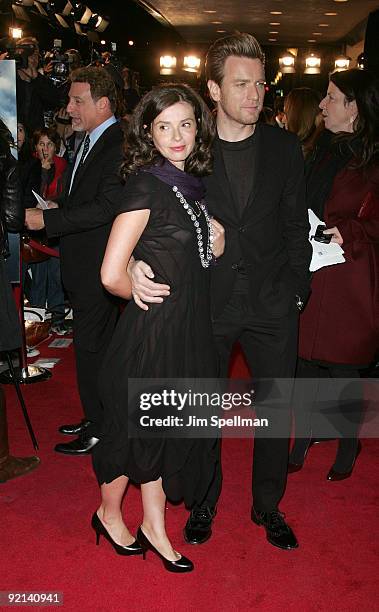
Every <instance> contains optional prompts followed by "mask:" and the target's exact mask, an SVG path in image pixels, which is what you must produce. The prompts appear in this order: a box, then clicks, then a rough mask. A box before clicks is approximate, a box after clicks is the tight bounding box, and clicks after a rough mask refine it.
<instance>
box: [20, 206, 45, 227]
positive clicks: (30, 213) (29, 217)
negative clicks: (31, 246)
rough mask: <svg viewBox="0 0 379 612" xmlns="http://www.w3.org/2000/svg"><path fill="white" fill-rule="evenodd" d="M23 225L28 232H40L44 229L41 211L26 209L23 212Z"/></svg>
mask: <svg viewBox="0 0 379 612" xmlns="http://www.w3.org/2000/svg"><path fill="white" fill-rule="evenodd" d="M25 225H26V227H27V228H29V229H30V230H41V229H43V228H44V227H45V222H44V220H43V211H42V210H39V209H38V208H27V209H26V211H25Z"/></svg>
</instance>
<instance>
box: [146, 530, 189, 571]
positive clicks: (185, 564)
mask: <svg viewBox="0 0 379 612" xmlns="http://www.w3.org/2000/svg"><path fill="white" fill-rule="evenodd" d="M137 540H138V542H139V543H140V544H141V547H142V554H143V558H144V559H146V553H147V551H148V550H151V551H152V552H153V553H155V554H156V555H157V557H159V558H160V559H161V561H162V563H163V565H164V566H165V568H166V570H168V571H169V572H176V573H178V574H179V573H184V572H192V570H193V563H192V561H190V560H189V559H187V557H183V555H182V556H181V557H180V559H178V560H177V561H170V560H169V559H166V557H164V556H163V555H162V554H161V553H160V552H159V550H157V549H156V548H155V546H153V544H152V543H151V542H150V540H148V538H147V537H146V536H145V534H144V533H143V531H142V529H141V527H140V528H139V529H138V531H137Z"/></svg>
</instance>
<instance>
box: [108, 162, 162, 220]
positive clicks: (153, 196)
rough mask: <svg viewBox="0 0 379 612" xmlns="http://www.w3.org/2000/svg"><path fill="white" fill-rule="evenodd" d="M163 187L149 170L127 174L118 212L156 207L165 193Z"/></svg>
mask: <svg viewBox="0 0 379 612" xmlns="http://www.w3.org/2000/svg"><path fill="white" fill-rule="evenodd" d="M164 187H166V185H165V184H164V183H162V181H160V180H159V179H157V178H156V177H155V176H153V175H152V174H150V173H149V172H143V171H139V172H136V173H135V174H129V175H128V177H127V178H126V180H125V184H124V189H123V197H122V201H121V203H120V208H119V213H120V212H127V211H132V210H141V209H152V208H154V207H156V206H157V204H158V203H159V202H161V200H162V195H163V194H164V193H165V190H164Z"/></svg>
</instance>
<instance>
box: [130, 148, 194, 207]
mask: <svg viewBox="0 0 379 612" xmlns="http://www.w3.org/2000/svg"><path fill="white" fill-rule="evenodd" d="M141 172H149V173H150V174H154V176H156V177H157V178H158V179H159V180H160V181H163V182H164V183H167V185H170V186H171V187H173V186H174V185H176V187H177V188H178V190H179V191H180V192H181V193H182V194H183V195H184V197H185V198H190V199H191V200H202V199H203V198H204V196H205V187H204V185H203V181H202V180H201V178H199V177H197V176H193V175H192V174H188V173H187V172H183V171H182V170H179V168H177V167H176V166H174V165H173V164H172V163H171V162H169V161H168V159H164V158H162V159H161V160H160V161H158V162H157V164H155V165H153V166H146V167H145V168H141Z"/></svg>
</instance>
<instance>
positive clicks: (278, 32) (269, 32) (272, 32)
mask: <svg viewBox="0 0 379 612" xmlns="http://www.w3.org/2000/svg"><path fill="white" fill-rule="evenodd" d="M269 34H279V32H274V31H273V32H269Z"/></svg>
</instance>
